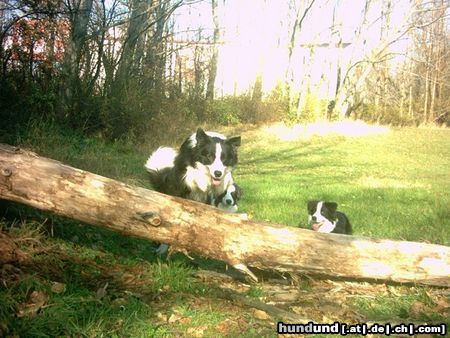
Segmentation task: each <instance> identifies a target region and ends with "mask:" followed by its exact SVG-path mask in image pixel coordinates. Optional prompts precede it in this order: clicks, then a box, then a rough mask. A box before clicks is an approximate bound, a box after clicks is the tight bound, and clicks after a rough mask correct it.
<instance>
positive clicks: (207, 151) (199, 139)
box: [191, 128, 241, 186]
mask: <svg viewBox="0 0 450 338" xmlns="http://www.w3.org/2000/svg"><path fill="white" fill-rule="evenodd" d="M191 144H192V145H193V147H194V149H195V161H196V162H199V163H201V164H202V165H204V166H205V167H206V168H207V172H208V174H209V175H210V176H211V183H212V185H216V186H217V185H220V184H221V183H222V181H223V179H224V177H225V176H226V175H227V173H230V172H231V171H232V170H233V167H234V166H235V165H236V164H237V161H238V157H237V147H238V146H240V145H241V137H240V136H236V137H231V138H228V139H227V138H225V136H223V135H222V134H219V133H215V132H205V131H203V129H201V128H199V129H198V130H197V132H196V133H195V141H194V142H192V143H191Z"/></svg>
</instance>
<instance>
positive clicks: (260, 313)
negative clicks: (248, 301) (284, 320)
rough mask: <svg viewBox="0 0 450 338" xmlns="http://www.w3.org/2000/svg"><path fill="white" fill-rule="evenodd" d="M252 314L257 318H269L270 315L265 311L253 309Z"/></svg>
mask: <svg viewBox="0 0 450 338" xmlns="http://www.w3.org/2000/svg"><path fill="white" fill-rule="evenodd" d="M253 316H254V317H255V318H257V319H262V320H267V319H269V318H270V316H269V315H268V314H267V312H265V311H262V310H255V311H253Z"/></svg>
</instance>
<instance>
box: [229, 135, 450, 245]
mask: <svg viewBox="0 0 450 338" xmlns="http://www.w3.org/2000/svg"><path fill="white" fill-rule="evenodd" d="M251 136H252V137H251V138H249V139H246V138H245V134H244V140H243V146H242V149H241V153H240V158H241V164H240V166H239V168H238V170H237V171H236V175H235V177H236V181H237V182H238V183H239V184H240V185H241V186H242V188H243V191H244V194H245V197H244V198H243V199H242V202H241V205H240V206H241V210H243V211H246V212H248V213H250V214H251V215H253V216H254V218H255V219H260V220H268V221H271V222H275V223H280V224H287V225H292V226H298V225H299V224H300V226H301V227H306V220H307V213H306V202H307V201H308V200H310V199H325V200H331V201H336V202H337V203H338V204H339V209H340V210H341V211H344V212H345V213H346V214H347V215H348V216H349V218H350V220H351V221H352V223H353V226H354V232H355V234H357V235H364V236H372V237H380V238H391V239H398V240H411V241H428V242H432V243H438V244H445V245H449V244H450V236H449V235H448V228H449V225H450V221H449V220H450V211H449V208H448V205H450V194H449V193H448V191H449V190H450V171H449V168H450V131H449V130H447V129H397V130H392V131H390V132H388V133H386V134H381V135H372V136H366V137H358V138H357V137H352V138H345V137H342V136H327V137H313V138H312V139H311V140H309V141H304V140H299V141H291V142H286V141H279V140H277V139H276V138H273V137H272V139H270V141H266V142H264V144H263V147H260V143H261V138H262V136H263V135H251ZM255 136H256V137H258V136H259V140H258V139H256V140H255ZM269 137H270V136H269ZM248 142H250V144H249V143H248ZM268 144H270V147H267V145H268Z"/></svg>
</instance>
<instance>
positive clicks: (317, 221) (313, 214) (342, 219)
mask: <svg viewBox="0 0 450 338" xmlns="http://www.w3.org/2000/svg"><path fill="white" fill-rule="evenodd" d="M337 206H338V205H337V203H335V202H324V201H309V202H308V220H309V225H310V226H311V229H312V230H314V231H318V232H326V233H335V234H347V235H351V234H352V225H351V224H350V221H349V219H348V217H347V216H346V215H345V214H344V213H342V212H340V211H337V210H336V209H337Z"/></svg>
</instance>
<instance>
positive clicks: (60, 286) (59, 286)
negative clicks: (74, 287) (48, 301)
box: [50, 282, 66, 293]
mask: <svg viewBox="0 0 450 338" xmlns="http://www.w3.org/2000/svg"><path fill="white" fill-rule="evenodd" d="M50 289H51V290H52V292H54V293H63V292H64V291H66V284H64V283H59V282H52V286H51V288H50Z"/></svg>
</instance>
